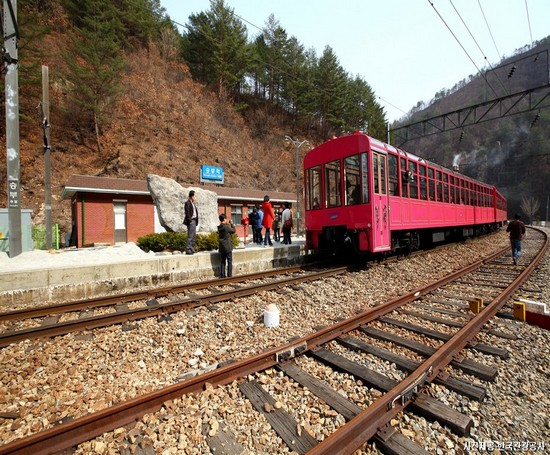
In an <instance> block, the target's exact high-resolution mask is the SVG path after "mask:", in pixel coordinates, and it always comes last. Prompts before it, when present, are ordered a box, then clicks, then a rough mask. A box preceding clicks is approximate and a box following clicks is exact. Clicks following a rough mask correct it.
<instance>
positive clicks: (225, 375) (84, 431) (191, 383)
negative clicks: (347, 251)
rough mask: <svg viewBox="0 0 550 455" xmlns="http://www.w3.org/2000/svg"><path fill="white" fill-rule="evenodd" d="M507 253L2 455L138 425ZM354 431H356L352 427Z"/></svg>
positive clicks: (40, 451)
mask: <svg viewBox="0 0 550 455" xmlns="http://www.w3.org/2000/svg"><path fill="white" fill-rule="evenodd" d="M507 250H508V248H505V249H503V250H501V251H498V252H496V253H494V254H492V255H490V256H489V257H488V258H485V259H483V260H481V261H477V262H475V263H473V264H470V265H469V266H467V267H465V268H464V269H462V270H458V271H456V272H453V273H451V274H450V275H448V276H446V277H444V278H442V279H440V280H438V281H435V282H433V283H430V284H429V285H427V286H423V287H421V288H418V289H415V290H413V291H411V292H408V293H406V294H404V295H402V296H400V297H397V298H394V299H392V300H390V301H388V302H386V303H383V304H381V305H379V306H376V307H373V308H369V309H367V310H366V311H364V312H363V313H360V314H358V315H356V316H354V317H352V318H350V319H346V320H344V321H341V322H338V323H336V324H334V325H331V326H328V327H325V328H323V329H321V330H319V331H317V332H314V333H311V334H308V335H306V336H304V337H302V338H299V339H296V340H293V341H292V342H290V343H287V344H285V345H282V346H278V347H275V348H271V349H268V350H266V351H264V352H263V353H261V354H258V355H256V356H253V357H250V358H247V359H243V360H240V361H236V362H234V363H230V364H228V365H225V366H222V367H220V368H218V369H216V370H214V371H211V372H208V373H205V374H202V375H200V376H195V377H193V378H190V379H187V380H185V381H182V382H180V383H177V384H174V385H171V386H168V387H165V388H163V389H161V390H157V391H154V392H150V393H148V394H146V395H143V396H141V397H138V398H135V399H133V400H130V401H127V402H124V403H120V404H118V405H115V406H113V407H110V408H106V409H104V410H101V411H98V412H95V413H92V414H88V415H86V416H83V417H80V418H78V419H75V420H73V421H71V422H67V423H63V424H60V425H58V426H55V427H52V428H49V429H47V430H44V431H41V432H39V433H35V434H33V435H31V436H29V437H26V438H23V439H19V440H16V441H13V442H11V443H9V444H7V445H4V446H0V455H7V454H17V455H22V454H29V453H32V454H33V455H45V454H50V453H55V452H58V451H61V450H65V449H67V448H69V447H72V446H74V445H77V444H80V443H82V442H84V441H87V440H90V439H92V438H94V437H97V436H99V435H101V434H103V433H105V432H108V431H112V430H114V429H116V428H119V427H121V426H123V425H126V424H128V423H131V422H133V421H136V420H138V419H139V418H141V417H142V416H143V415H144V414H148V413H152V412H156V411H158V410H159V409H160V407H161V406H162V404H163V403H164V402H166V401H169V400H173V399H177V398H180V397H181V396H183V395H186V394H189V393H198V392H200V391H201V390H203V388H204V386H205V384H207V383H208V384H212V385H213V386H221V385H225V384H229V383H231V382H232V381H234V380H236V379H238V378H241V377H246V376H247V375H249V374H252V373H255V372H257V371H263V370H265V369H267V368H271V367H273V366H275V365H277V364H278V363H279V362H280V361H281V359H282V358H284V359H289V358H292V357H293V356H295V355H299V354H302V353H304V352H307V351H310V350H314V349H317V348H319V347H321V346H322V345H323V344H325V343H327V342H329V341H332V340H334V339H335V338H337V337H339V336H341V335H343V334H344V333H347V332H349V331H352V330H355V329H357V328H358V327H360V326H361V325H363V324H366V323H368V322H371V321H373V320H375V319H377V318H378V317H380V316H383V315H385V314H387V313H390V312H391V311H393V310H395V309H396V308H398V307H400V306H402V305H405V304H407V303H410V302H413V301H414V300H417V299H418V298H419V297H421V296H423V295H426V294H428V293H430V292H432V291H433V290H434V289H437V288H438V287H440V286H443V285H445V284H447V283H449V282H450V281H452V280H454V279H456V278H458V277H460V276H462V275H464V274H467V273H470V272H471V271H472V270H475V269H476V268H478V267H480V266H481V265H483V264H485V263H487V262H489V261H491V260H492V259H494V258H495V257H498V256H499V255H502V254H503V253H504V252H505V251H507ZM369 409H370V408H369ZM355 420H356V419H353V421H350V423H351V422H354V421H355ZM346 426H347V425H346ZM354 431H357V430H356V429H354ZM351 434H353V432H350V433H349V435H351ZM361 434H362V433H361ZM346 437H349V436H346ZM357 441H358V440H357ZM365 441H366V439H364V440H362V443H364V442H365ZM346 445H347V444H343V446H346ZM331 450H332V452H330V451H329V452H325V453H340V452H339V450H340V449H339V448H338V449H337V450H335V449H334V448H333V449H331ZM320 453H322V452H320Z"/></svg>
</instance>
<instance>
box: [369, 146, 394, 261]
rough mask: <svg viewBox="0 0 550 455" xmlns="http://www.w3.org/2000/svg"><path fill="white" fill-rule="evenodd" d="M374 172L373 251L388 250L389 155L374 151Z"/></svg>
mask: <svg viewBox="0 0 550 455" xmlns="http://www.w3.org/2000/svg"><path fill="white" fill-rule="evenodd" d="M372 167H373V170H372V173H373V190H374V191H373V193H374V194H373V197H372V205H373V210H374V213H373V223H372V228H373V241H374V245H373V246H374V248H373V251H386V250H388V249H389V248H390V213H389V211H390V205H389V196H388V177H387V167H388V157H387V156H386V155H385V154H383V153H378V152H375V151H373V152H372Z"/></svg>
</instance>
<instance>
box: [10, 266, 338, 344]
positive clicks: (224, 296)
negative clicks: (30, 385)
mask: <svg viewBox="0 0 550 455" xmlns="http://www.w3.org/2000/svg"><path fill="white" fill-rule="evenodd" d="M348 270H349V267H337V268H335V269H330V270H324V271H322V272H312V273H309V274H307V275H302V276H299V277H290V278H284V279H281V280H276V281H272V282H269V283H261V284H255V285H252V286H248V287H244V288H241V289H232V290H229V291H223V292H219V293H216V294H209V295H205V296H197V297H193V298H189V299H182V300H177V301H173V302H168V303H159V304H156V305H154V306H144V307H141V308H134V309H127V310H120V311H117V312H116V313H108V314H102V315H96V316H89V317H84V318H80V319H76V320H71V321H66V322H60V323H54V324H48V325H42V326H38V327H31V328H28V329H23V330H16V331H8V332H4V333H0V348H4V347H6V346H8V345H10V344H11V343H18V342H20V341H23V340H28V339H35V338H47V337H53V336H59V335H65V334H67V333H70V332H76V331H79V330H91V329H96V328H99V327H106V326H109V325H114V324H120V323H123V322H128V321H136V320H138V319H145V318H150V317H153V316H159V315H165V314H170V313H176V312H178V311H182V310H186V309H192V308H196V307H198V306H203V305H207V304H212V303H218V302H222V301H227V300H231V299H233V298H238V297H245V296H249V295H252V294H256V293H258V292H261V291H269V290H272V289H276V288H280V287H284V286H288V285H291V284H296V283H301V282H304V281H312V280H318V279H322V278H326V277H328V276H333V275H338V274H341V273H344V272H346V271H348Z"/></svg>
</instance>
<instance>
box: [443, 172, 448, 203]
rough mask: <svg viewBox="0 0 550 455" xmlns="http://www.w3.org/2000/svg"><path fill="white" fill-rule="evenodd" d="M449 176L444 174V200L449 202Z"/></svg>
mask: <svg viewBox="0 0 550 455" xmlns="http://www.w3.org/2000/svg"><path fill="white" fill-rule="evenodd" d="M448 182H449V176H448V175H447V174H443V202H449V183H448Z"/></svg>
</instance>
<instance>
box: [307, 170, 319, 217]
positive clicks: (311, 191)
mask: <svg viewBox="0 0 550 455" xmlns="http://www.w3.org/2000/svg"><path fill="white" fill-rule="evenodd" d="M320 208H321V166H315V167H312V168H310V169H307V170H306V210H317V209H320Z"/></svg>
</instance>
